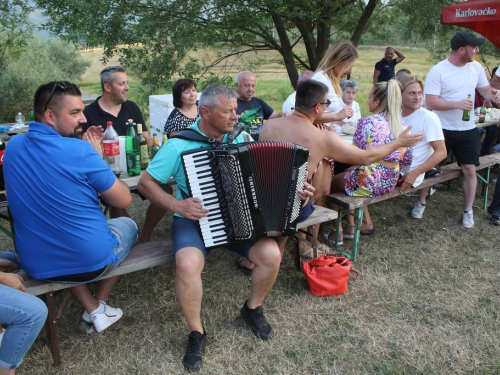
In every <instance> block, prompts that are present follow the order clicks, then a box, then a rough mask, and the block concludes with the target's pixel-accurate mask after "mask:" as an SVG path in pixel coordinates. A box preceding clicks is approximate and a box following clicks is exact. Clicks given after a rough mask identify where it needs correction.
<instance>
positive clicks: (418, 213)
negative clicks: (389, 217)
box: [411, 202, 425, 219]
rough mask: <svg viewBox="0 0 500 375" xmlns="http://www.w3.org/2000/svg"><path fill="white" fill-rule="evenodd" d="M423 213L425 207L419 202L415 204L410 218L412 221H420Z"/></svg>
mask: <svg viewBox="0 0 500 375" xmlns="http://www.w3.org/2000/svg"><path fill="white" fill-rule="evenodd" d="M424 211H425V205H423V204H422V203H420V202H417V203H415V207H413V210H411V217H412V218H414V219H421V218H422V215H423V214H424Z"/></svg>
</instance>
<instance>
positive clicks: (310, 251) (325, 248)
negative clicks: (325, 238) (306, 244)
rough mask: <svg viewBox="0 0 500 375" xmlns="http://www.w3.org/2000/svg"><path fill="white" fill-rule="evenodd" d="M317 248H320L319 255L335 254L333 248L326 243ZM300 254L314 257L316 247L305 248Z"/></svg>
mask: <svg viewBox="0 0 500 375" xmlns="http://www.w3.org/2000/svg"><path fill="white" fill-rule="evenodd" d="M317 250H318V257H320V256H322V255H334V254H335V253H334V252H333V250H332V249H330V248H329V247H328V246H326V245H325V244H319V245H318V246H317ZM300 256H301V257H303V258H309V259H313V258H314V249H313V248H312V247H310V248H308V249H305V250H303V251H301V252H300Z"/></svg>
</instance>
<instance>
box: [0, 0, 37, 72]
mask: <svg viewBox="0 0 500 375" xmlns="http://www.w3.org/2000/svg"><path fill="white" fill-rule="evenodd" d="M28 3H29V2H28V1H24V0H0V26H1V27H0V72H2V70H3V69H4V68H5V63H6V61H7V58H8V55H11V56H19V53H20V47H23V46H25V45H26V39H28V38H29V37H30V36H31V33H32V30H33V25H31V24H30V23H29V22H27V21H26V19H27V16H28V14H29V12H31V11H32V10H33V7H31V6H29V4H28Z"/></svg>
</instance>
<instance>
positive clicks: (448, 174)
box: [328, 154, 500, 260]
mask: <svg viewBox="0 0 500 375" xmlns="http://www.w3.org/2000/svg"><path fill="white" fill-rule="evenodd" d="M499 163H500V154H492V155H487V156H482V157H481V158H480V165H479V166H478V167H477V170H478V171H480V170H483V169H484V170H485V171H484V172H485V173H484V174H483V175H481V174H480V173H477V176H478V178H479V179H480V180H481V181H482V182H483V183H484V185H483V189H482V195H483V209H484V210H485V209H486V206H487V199H488V183H489V181H490V167H492V166H493V165H496V164H499ZM441 170H442V173H441V174H439V175H436V176H434V177H429V178H425V179H424V181H423V182H422V183H421V184H420V185H419V186H417V187H416V188H411V189H409V190H408V191H407V192H406V193H411V192H415V191H418V190H420V189H423V188H426V187H430V186H432V185H435V184H438V183H443V182H446V181H450V180H452V179H454V178H457V177H460V176H462V170H461V169H460V167H459V166H458V165H457V163H452V164H447V165H444V166H442V167H441ZM400 195H401V192H400V188H399V187H396V188H395V189H394V190H393V191H391V192H389V193H387V194H383V195H380V196H378V197H375V198H363V197H351V196H349V195H347V194H345V193H335V194H330V195H329V196H328V201H329V202H331V203H334V204H336V205H337V206H338V215H339V220H337V228H336V240H337V241H336V242H338V240H339V233H340V232H339V231H340V224H341V222H344V223H345V221H343V219H344V218H345V217H346V215H351V216H354V239H353V245H352V252H351V254H349V253H344V252H342V254H343V255H345V256H348V257H349V258H351V259H352V260H355V259H356V258H357V256H358V243H359V235H360V228H361V224H362V221H363V212H364V208H365V206H368V205H370V204H373V203H377V202H382V201H385V200H387V199H391V198H394V197H399V196H400ZM351 211H354V212H351ZM335 251H338V245H335Z"/></svg>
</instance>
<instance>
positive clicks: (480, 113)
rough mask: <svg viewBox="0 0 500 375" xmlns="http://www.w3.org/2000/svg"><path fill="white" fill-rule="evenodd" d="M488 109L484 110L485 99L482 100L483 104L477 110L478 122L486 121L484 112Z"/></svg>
mask: <svg viewBox="0 0 500 375" xmlns="http://www.w3.org/2000/svg"><path fill="white" fill-rule="evenodd" d="M487 112H488V111H487V110H486V100H485V101H483V106H482V107H481V109H480V110H479V121H478V122H479V123H480V124H484V122H485V121H486V113H487Z"/></svg>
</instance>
